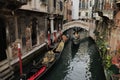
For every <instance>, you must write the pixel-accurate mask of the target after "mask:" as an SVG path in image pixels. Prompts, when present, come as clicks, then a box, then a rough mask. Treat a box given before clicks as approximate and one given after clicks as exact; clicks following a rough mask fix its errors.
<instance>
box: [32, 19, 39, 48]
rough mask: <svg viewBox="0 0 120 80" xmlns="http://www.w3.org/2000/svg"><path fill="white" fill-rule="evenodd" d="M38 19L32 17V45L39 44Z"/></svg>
mask: <svg viewBox="0 0 120 80" xmlns="http://www.w3.org/2000/svg"><path fill="white" fill-rule="evenodd" d="M37 25H38V23H37V19H36V18H33V19H32V35H31V36H32V46H34V45H36V44H37Z"/></svg>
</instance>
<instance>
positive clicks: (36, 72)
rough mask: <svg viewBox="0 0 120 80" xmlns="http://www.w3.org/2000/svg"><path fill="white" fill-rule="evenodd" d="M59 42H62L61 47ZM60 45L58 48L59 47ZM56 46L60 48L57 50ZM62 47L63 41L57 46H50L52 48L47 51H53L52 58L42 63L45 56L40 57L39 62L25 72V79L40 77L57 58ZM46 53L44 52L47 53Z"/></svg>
mask: <svg viewBox="0 0 120 80" xmlns="http://www.w3.org/2000/svg"><path fill="white" fill-rule="evenodd" d="M61 43H62V44H63V45H62V47H61ZM59 47H60V48H59ZM58 48H59V49H60V50H58ZM63 48H64V42H63V41H61V42H60V43H59V44H58V45H57V47H55V48H52V50H49V51H47V53H49V54H50V52H53V53H54V54H55V55H54V59H52V60H49V62H48V63H43V61H44V59H45V57H43V58H42V59H40V61H39V62H37V63H36V64H35V65H34V66H33V67H32V68H31V70H30V72H29V73H28V74H27V76H26V77H27V78H26V80H38V79H40V78H41V77H42V76H43V75H44V74H45V73H46V72H47V71H48V70H49V69H50V68H51V67H52V66H53V65H54V64H55V63H56V61H57V60H59V58H60V56H61V53H62V50H63ZM47 53H46V54H47ZM51 54H52V53H51Z"/></svg>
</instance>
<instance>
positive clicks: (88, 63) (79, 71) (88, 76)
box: [40, 37, 106, 80]
mask: <svg viewBox="0 0 120 80" xmlns="http://www.w3.org/2000/svg"><path fill="white" fill-rule="evenodd" d="M40 80H106V79H105V74H104V70H103V66H102V60H101V58H100V55H99V52H98V50H97V47H96V44H95V43H94V41H93V40H92V39H91V38H90V37H86V38H83V39H82V40H81V42H80V45H79V46H78V47H75V46H72V45H71V41H68V43H66V45H65V48H64V50H63V52H62V55H61V58H60V59H59V61H58V62H57V63H56V64H55V65H54V66H53V67H52V69H51V70H50V71H49V72H48V73H47V74H45V75H44V76H43V78H42V79H40Z"/></svg>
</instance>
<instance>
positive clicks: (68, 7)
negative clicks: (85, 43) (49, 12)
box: [64, 0, 72, 23]
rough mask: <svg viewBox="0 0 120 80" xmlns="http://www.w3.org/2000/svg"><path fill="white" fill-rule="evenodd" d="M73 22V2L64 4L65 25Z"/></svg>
mask: <svg viewBox="0 0 120 80" xmlns="http://www.w3.org/2000/svg"><path fill="white" fill-rule="evenodd" d="M69 21H72V0H65V2H64V23H66V22H69Z"/></svg>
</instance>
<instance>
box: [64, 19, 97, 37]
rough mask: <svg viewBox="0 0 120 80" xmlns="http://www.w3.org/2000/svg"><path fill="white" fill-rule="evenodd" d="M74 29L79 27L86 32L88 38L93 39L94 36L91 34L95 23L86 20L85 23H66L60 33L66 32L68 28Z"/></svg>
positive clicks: (79, 21)
mask: <svg viewBox="0 0 120 80" xmlns="http://www.w3.org/2000/svg"><path fill="white" fill-rule="evenodd" d="M74 27H80V28H83V29H85V30H87V31H88V34H89V36H90V37H92V38H93V39H95V35H94V33H93V32H94V29H95V21H94V20H86V21H82V20H76V21H71V22H67V23H65V24H63V29H62V32H64V31H66V30H68V29H70V28H74Z"/></svg>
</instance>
